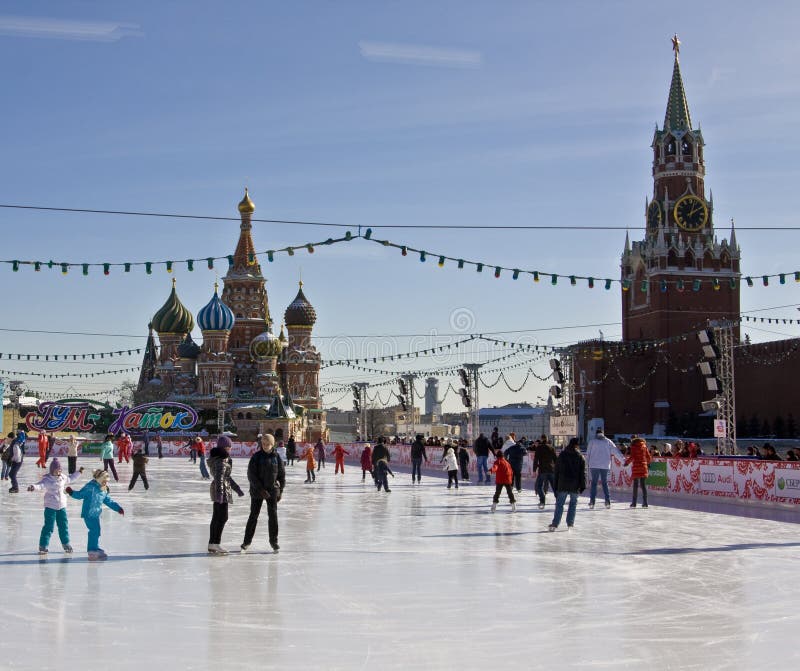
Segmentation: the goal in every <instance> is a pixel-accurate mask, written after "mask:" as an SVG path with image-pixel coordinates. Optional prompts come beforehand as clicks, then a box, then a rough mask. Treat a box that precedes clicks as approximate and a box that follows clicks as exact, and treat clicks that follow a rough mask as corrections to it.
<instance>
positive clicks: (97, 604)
mask: <svg viewBox="0 0 800 671" xmlns="http://www.w3.org/2000/svg"><path fill="white" fill-rule="evenodd" d="M33 461H34V460H33V459H30V458H27V459H26V463H25V464H24V466H23V468H22V472H21V474H20V475H21V480H20V482H21V484H25V485H27V484H28V483H29V482H31V481H33V479H34V478H35V476H36V469H35V467H34V464H33ZM82 463H83V465H85V466H87V469H88V468H90V467H95V466H96V465H97V464H98V462H97V461H95V460H93V459H91V460H90V459H88V458H87V459H83V461H82ZM246 463H247V462H246V460H244V459H237V460H235V464H234V478H235V479H237V480H238V481H239V483H240V484H241V485H242V486H243V488H245V489H246V476H245V472H246ZM130 468H131V467H130V466H127V465H123V466H122V467H120V477H121V480H122V481H121V482H120V483H119V484H114V483H113V482H112V485H111V487H112V496H113V497H114V498H115V499H116V500H118V501H119V502H120V503H121V505H122V506H123V507H124V508H125V511H126V515H125V517H121V516H119V515H117V514H116V513H113V512H112V511H110V510H108V511H106V512H104V513H103V519H102V528H103V535H102V538H101V547H103V548H104V549H105V550H106V551H107V552H108V553H109V555H110V558H109V560H108V561H107V562H105V563H88V562H87V560H86V553H85V543H86V529H85V526H84V524H83V522H82V520H81V519H80V506H79V502H78V501H70V505H69V515H70V530H71V533H72V544H73V546H74V547H75V555H74V556H73V557H72V558H65V556H64V555H63V554H62V551H61V545H60V543H59V541H58V536H57V534H54V535H53V539H52V540H51V544H50V556H49V558H48V559H46V560H43V561H40V560H39V558H38V555H37V553H36V549H37V545H38V536H39V531H40V528H41V522H42V495H41V494H39V493H27V492H21V493H20V494H16V495H11V494H9V493H8V492H7V486H6V487H4V488H3V492H2V494H0V502H1V503H2V506H1V507H0V515H1V516H2V518H3V524H4V525H5V528H6V531H7V532H6V534H4V536H3V538H2V540H0V548H1V549H2V552H0V575H2V588H1V589H0V594H1V595H2V596H1V597H0V616H1V617H2V637H1V638H0V640H2V645H0V668H3V669H6V668H9V669H37V670H42V669H65V668H103V669H112V670H114V671H122V670H125V669H147V668H149V669H152V670H153V671H156V670H158V671H160V670H161V669H167V668H169V669H271V668H281V669H363V668H367V669H378V670H381V669H395V668H403V669H416V668H426V669H478V668H480V669H508V668H516V669H525V668H536V667H542V666H546V667H550V668H562V669H563V668H569V669H572V668H582V669H585V668H597V669H636V670H637V671H641V670H643V669H703V670H706V669H771V668H775V669H789V668H797V664H798V660H800V652H798V650H799V649H798V646H797V639H796V638H795V637H796V636H797V634H798V632H800V613H799V612H798V607H797V593H798V588H797V582H798V567H799V566H800V561H799V560H800V526H798V525H797V524H796V522H797V521H798V520H800V516H798V515H797V513H794V512H790V513H786V512H783V513H781V515H782V516H783V518H785V519H788V520H791V521H777V520H769V519H767V520H764V519H754V518H748V517H743V516H737V515H733V514H719V513H718V512H703V511H697V510H687V509H679V508H675V507H663V506H661V505H658V504H657V499H655V497H653V499H652V501H651V507H650V508H649V509H641V508H637V509H635V510H631V509H629V508H628V505H627V498H626V500H625V501H621V500H620V499H621V497H623V496H625V497H627V495H623V494H620V495H619V497H617V498H615V501H614V506H613V507H612V508H611V510H605V509H604V508H603V507H602V505H601V506H600V507H599V508H598V509H596V510H594V511H589V510H588V509H587V507H586V500H585V499H581V503H580V507H579V510H578V517H577V520H576V526H575V529H574V530H573V531H572V532H569V533H568V532H566V531H564V530H559V531H558V532H556V533H548V532H547V530H546V528H547V525H548V523H549V522H550V520H551V517H552V513H553V499H552V495H551V496H549V497H548V504H547V508H546V509H545V510H544V511H539V510H538V509H537V507H536V505H535V500H534V495H533V494H532V492H530V491H529V490H528V491H525V492H524V493H523V494H522V497H521V504H518V512H517V513H516V514H512V513H511V512H510V508H509V505H508V502H507V500H505V499H504V498H503V499H501V502H500V506H499V507H498V510H497V512H496V513H495V514H491V513H490V512H489V505H490V503H491V494H492V492H493V490H494V488H493V487H486V486H483V487H478V486H474V485H472V486H463V487H461V489H459V490H458V491H455V490H450V491H448V490H447V489H446V486H445V481H443V480H442V479H441V478H437V477H428V476H425V477H423V483H422V485H411V483H410V477H409V475H408V474H406V473H402V472H397V477H396V479H394V480H391V478H390V486H391V488H392V492H391V493H389V494H386V493H384V492H381V493H378V492H376V490H375V488H374V486H372V485H371V484H370V483H369V482H367V484H362V483H361V471H360V469H356V468H354V467H351V466H348V467H347V472H346V474H345V475H344V476H341V475H339V476H334V474H333V468H332V465H330V464H329V465H328V467H327V468H326V469H324V470H323V471H322V472H321V473H320V474H319V477H318V479H317V483H316V484H314V485H304V484H302V480H303V479H304V477H305V472H304V468H303V466H300V465H298V466H294V467H288V486H287V491H286V494H285V496H284V499H283V501H282V502H281V504H280V506H279V508H280V524H281V532H280V544H281V551H280V554H277V555H273V554H272V553H271V552H270V551H269V548H268V545H267V542H266V510H264V511H263V513H262V520H261V522H260V524H259V528H258V531H257V533H256V540H255V542H254V543H253V546H252V547H251V551H250V553H248V554H246V555H240V554H232V555H230V556H227V557H210V556H208V555H207V553H206V545H207V543H208V523H209V519H210V515H211V503H210V501H209V497H208V484H207V482H206V481H203V480H201V479H200V476H199V471H198V469H197V467H196V466H193V465H191V464H189V463H188V462H187V461H186V460H185V459H179V458H174V459H164V460H162V461H159V460H157V459H152V458H151V461H150V464H149V468H148V475H149V478H150V482H151V488H150V491H149V492H145V491H144V490H143V489H142V488H141V482H139V483H138V485H137V489H135V490H134V491H133V492H131V493H129V492H128V491H127V479H128V478H129V477H130ZM84 475H88V470H87V473H86V474H84ZM85 481H86V477H84V478H82V479H81V481H80V482H85ZM4 484H6V483H4ZM526 487H530V485H529V484H526ZM653 502H656V505H652V503H653ZM248 509H249V498H248V497H245V498H242V499H236V500H235V501H234V504H233V505H232V506H231V516H230V520H229V522H228V524H227V526H226V528H225V533H224V535H223V545H225V546H227V547H228V548H229V549H232V550H233V549H238V547H239V544H240V543H241V542H242V536H243V532H244V524H245V521H246V518H247V514H248ZM718 509H719V510H722V511H724V512H725V513H732V512H736V511H737V509H736V508H735V507H732V506H720V507H719V508H718ZM747 510H748V511H749V510H752V508H748V509H747ZM562 525H563V522H562Z"/></svg>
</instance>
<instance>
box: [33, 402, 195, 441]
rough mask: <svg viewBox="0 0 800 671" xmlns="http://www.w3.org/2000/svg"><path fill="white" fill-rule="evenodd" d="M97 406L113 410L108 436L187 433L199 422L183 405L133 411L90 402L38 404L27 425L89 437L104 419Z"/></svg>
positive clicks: (146, 406)
mask: <svg viewBox="0 0 800 671" xmlns="http://www.w3.org/2000/svg"><path fill="white" fill-rule="evenodd" d="M95 406H100V408H104V409H107V410H111V412H112V415H113V417H114V419H113V421H112V422H111V425H110V426H109V427H108V432H109V433H114V434H116V433H119V432H120V431H128V432H130V431H140V430H141V431H143V430H145V429H156V430H157V429H161V430H164V431H169V430H175V431H186V430H188V429H191V428H192V427H193V426H194V425H195V424H197V420H198V416H197V412H196V411H195V409H194V408H192V407H190V406H188V405H184V404H183V403H172V402H164V403H143V404H142V405H137V406H135V407H133V408H130V407H128V406H127V405H126V406H124V407H122V408H109V407H108V406H106V405H104V404H102V403H96V404H92V403H90V402H88V401H45V402H44V403H40V404H39V407H38V408H37V411H36V412H29V413H28V414H27V415H26V417H25V423H26V424H27V425H28V429H30V430H33V431H52V432H56V431H77V432H80V433H90V432H93V431H94V430H95V424H96V423H97V422H98V421H99V420H100V418H101V412H102V411H101V410H100V409H99V408H98V407H95ZM107 410H106V412H107Z"/></svg>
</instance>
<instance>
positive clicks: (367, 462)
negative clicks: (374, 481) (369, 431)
mask: <svg viewBox="0 0 800 671" xmlns="http://www.w3.org/2000/svg"><path fill="white" fill-rule="evenodd" d="M367 473H369V474H370V475H372V448H371V447H370V445H369V443H367V444H366V445H364V449H363V450H362V452H361V482H366V481H367Z"/></svg>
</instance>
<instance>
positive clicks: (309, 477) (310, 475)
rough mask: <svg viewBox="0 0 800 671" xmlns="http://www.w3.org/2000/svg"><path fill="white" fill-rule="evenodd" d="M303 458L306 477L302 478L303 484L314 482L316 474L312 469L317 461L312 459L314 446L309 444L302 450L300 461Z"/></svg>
mask: <svg viewBox="0 0 800 671" xmlns="http://www.w3.org/2000/svg"><path fill="white" fill-rule="evenodd" d="M303 459H305V460H306V479H305V480H304V484H307V483H309V482H316V481H317V475H316V473H314V469H315V468H316V466H317V462H316V461H314V448H313V447H311V446H310V445H309V446H308V447H306V450H305V452H303V456H302V457H300V461H302V460H303Z"/></svg>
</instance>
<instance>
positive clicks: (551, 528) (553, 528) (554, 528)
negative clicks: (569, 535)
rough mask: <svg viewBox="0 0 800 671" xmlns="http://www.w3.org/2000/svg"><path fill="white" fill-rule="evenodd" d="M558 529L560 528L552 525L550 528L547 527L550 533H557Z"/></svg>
mask: <svg viewBox="0 0 800 671" xmlns="http://www.w3.org/2000/svg"><path fill="white" fill-rule="evenodd" d="M556 529H558V527H557V526H556V525H555V524H551V525H550V526H549V527H547V530H548V531H555V530H556Z"/></svg>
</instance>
